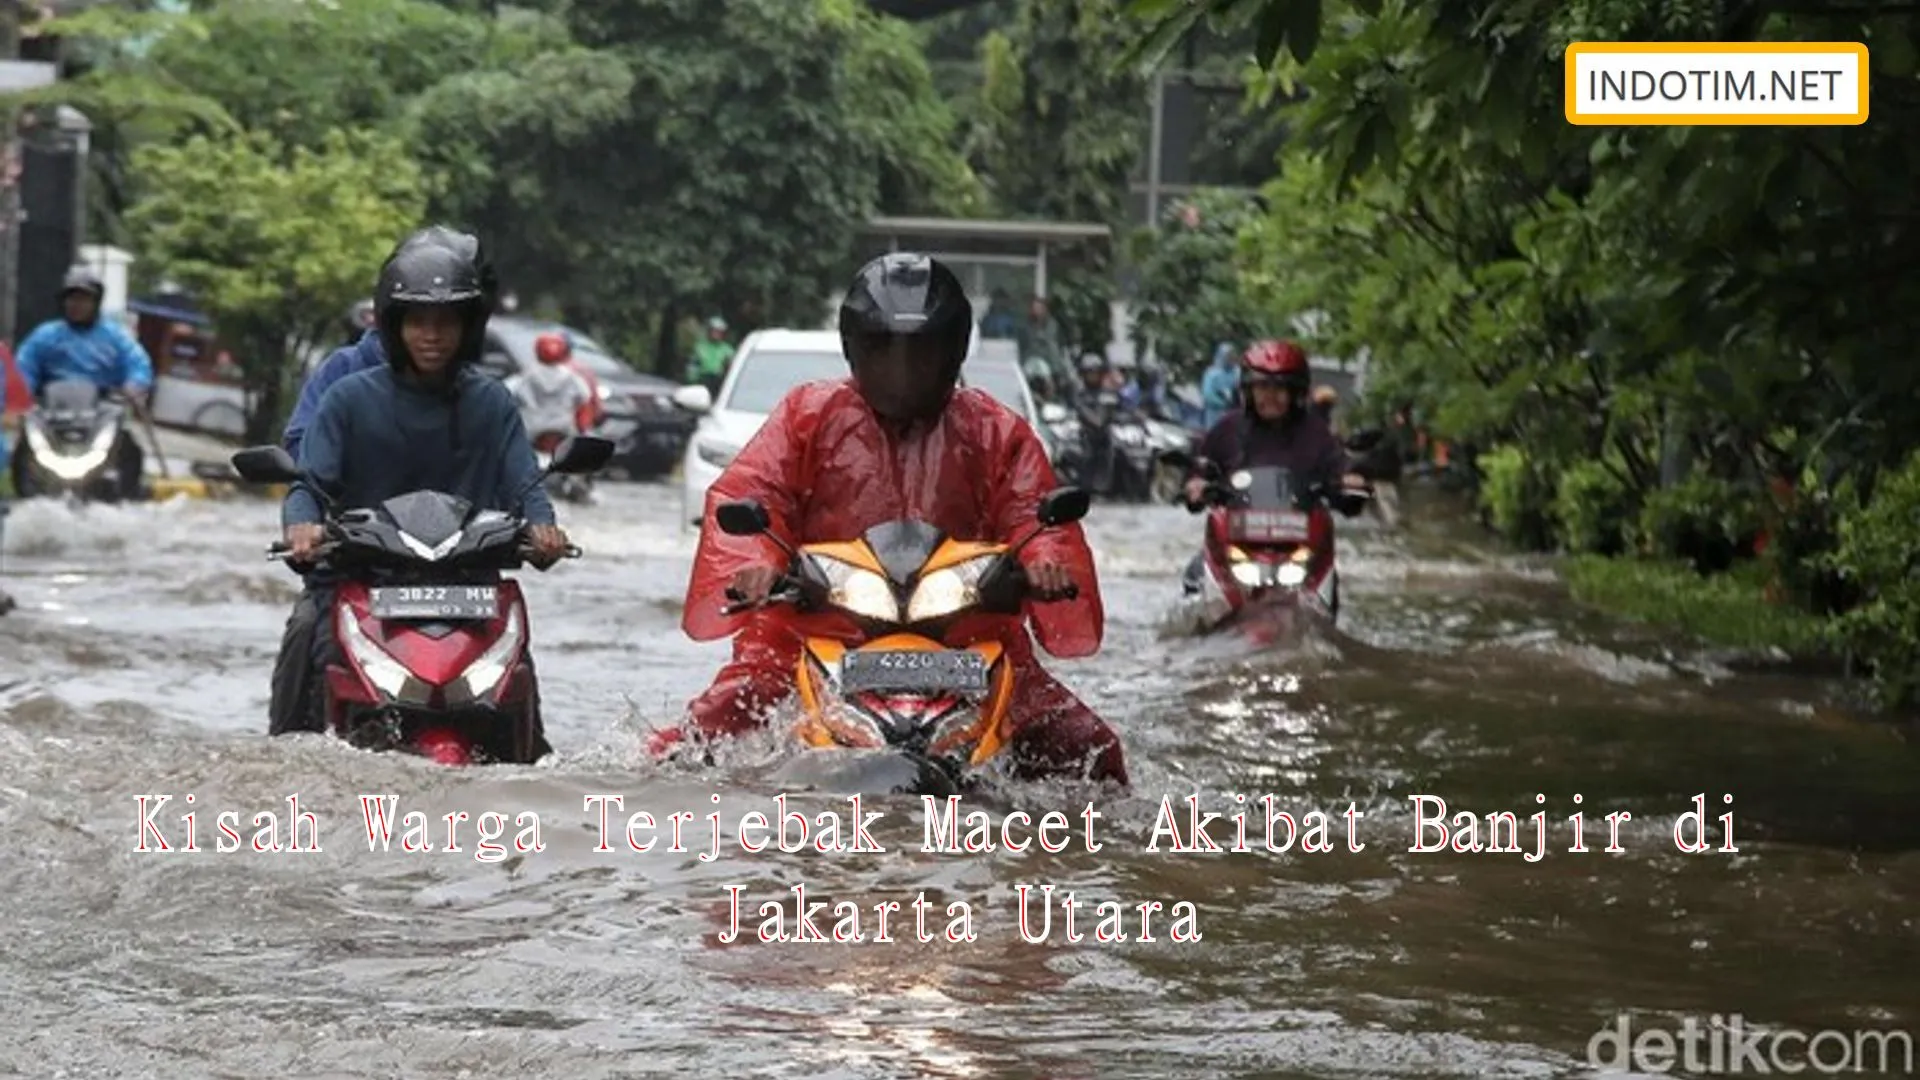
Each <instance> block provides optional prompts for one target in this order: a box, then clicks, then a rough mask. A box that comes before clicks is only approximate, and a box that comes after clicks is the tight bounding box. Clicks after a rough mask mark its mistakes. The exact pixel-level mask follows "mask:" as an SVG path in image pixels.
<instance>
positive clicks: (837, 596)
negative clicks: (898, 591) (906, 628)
mask: <svg viewBox="0 0 1920 1080" xmlns="http://www.w3.org/2000/svg"><path fill="white" fill-rule="evenodd" d="M813 561H814V565H816V566H818V567H819V568H820V573H821V575H822V576H824V577H825V578H826V579H827V603H829V604H832V605H833V606H834V607H837V608H840V609H842V610H845V611H850V612H852V613H853V614H855V615H858V616H860V617H862V618H866V619H878V620H881V621H884V622H898V621H899V619H900V601H899V600H898V599H896V598H895V597H894V595H893V585H892V584H891V583H889V582H888V581H887V579H886V578H883V577H881V576H880V575H879V574H876V573H874V572H873V571H871V570H868V569H865V568H864V567H859V566H855V565H854V564H852V563H850V562H843V561H841V560H839V559H830V558H827V557H826V556H824V555H815V556H813Z"/></svg>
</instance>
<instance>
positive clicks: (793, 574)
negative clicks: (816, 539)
mask: <svg viewBox="0 0 1920 1080" xmlns="http://www.w3.org/2000/svg"><path fill="white" fill-rule="evenodd" d="M1089 502H1090V500H1089V497H1088V495H1087V493H1086V492H1085V491H1083V490H1080V489H1077V488H1070V487H1066V488H1059V489H1057V490H1055V491H1053V492H1052V493H1051V494H1049V495H1048V496H1047V497H1046V498H1045V499H1043V500H1042V501H1041V503H1040V508H1039V512H1038V514H1037V515H1036V516H1037V522H1038V524H1037V526H1036V527H1035V528H1034V530H1033V531H1032V532H1031V533H1029V534H1027V535H1026V536H1025V537H1023V538H1021V539H1020V540H1019V541H1018V542H1016V543H1014V544H1011V545H1006V544H997V543H983V542H974V541H963V540H955V539H952V538H950V537H948V536H946V535H945V534H943V533H942V532H941V531H940V530H938V529H936V528H934V527H933V526H931V525H928V524H925V523H924V522H919V521H893V522H887V523H885V524H881V525H876V526H874V527H873V528H871V529H869V530H867V532H866V535H865V536H863V537H861V538H859V539H857V540H850V541H842V542H834V543H819V544H807V545H803V546H802V547H801V548H800V549H799V550H797V551H796V550H795V549H794V548H793V547H792V546H790V545H788V544H787V543H786V542H785V541H784V540H782V539H781V538H780V537H779V536H777V535H775V534H774V533H772V532H771V531H769V530H770V524H769V518H768V515H767V511H766V508H765V507H764V506H762V505H760V504H759V503H758V502H755V501H752V500H742V501H738V502H730V503H723V504H722V505H721V506H719V507H718V508H717V509H716V511H715V515H714V517H715V521H716V522H717V523H718V524H719V526H720V530H721V531H722V532H724V533H726V534H728V535H730V536H766V537H768V538H769V539H771V540H773V541H774V543H776V544H777V545H779V547H780V548H781V549H782V550H783V551H784V552H785V553H786V554H787V556H788V559H789V563H788V567H789V568H788V571H787V573H786V574H785V575H784V576H783V577H782V578H781V580H780V582H779V583H777V584H776V586H775V588H774V590H773V592H772V593H771V594H770V595H769V597H768V599H767V601H766V602H768V603H786V604H792V605H793V606H794V607H795V609H796V610H798V611H801V612H821V613H830V614H832V615H835V616H839V617H840V618H842V619H844V620H845V625H846V626H847V627H849V628H850V629H851V630H852V633H851V634H850V635H848V636H847V637H846V638H837V637H828V636H814V635H809V636H807V637H806V639H805V642H804V644H803V646H802V649H801V653H800V662H799V670H798V672H797V675H796V678H795V687H796V690H797V693H798V697H799V702H800V711H801V716H800V719H799V721H798V723H797V724H796V725H795V727H794V734H795V736H796V737H797V738H798V740H799V741H800V743H801V744H802V745H803V746H804V747H806V748H808V749H807V752H806V753H803V754H802V755H801V756H800V757H799V758H798V759H797V760H796V761H795V762H794V763H792V764H790V766H789V773H788V778H789V780H791V779H792V778H793V777H795V776H799V777H801V778H802V782H804V783H808V784H811V785H812V786H815V787H824V786H830V785H834V784H840V785H851V786H852V788H853V790H876V791H891V792H894V793H906V794H930V795H941V796H944V795H947V794H953V793H956V792H957V791H959V790H960V789H961V788H963V787H966V786H968V785H969V784H970V783H971V782H972V780H973V779H974V778H975V777H977V776H978V775H979V773H980V771H981V770H982V769H984V768H985V767H987V766H988V765H990V763H992V762H993V761H994V760H995V759H996V758H997V757H998V756H999V755H1000V754H1001V753H1002V752H1003V751H1004V750H1005V749H1006V748H1007V745H1008V740H1009V738H1010V735H1011V724H1012V722H1013V717H1012V715H1011V710H1010V704H1011V702H1012V700H1013V693H1014V677H1015V676H1014V672H1013V669H1012V667H1011V665H1010V664H1009V663H1008V662H1007V659H1006V656H1005V654H1004V652H1003V650H1002V648H1001V645H1000V643H999V642H998V641H996V640H984V641H975V640H973V639H972V638H971V637H964V635H963V633H962V632H961V631H963V630H964V629H965V628H966V627H967V625H968V624H969V623H972V624H973V626H975V627H979V626H980V623H979V620H978V617H980V616H1006V615H1018V614H1019V613H1020V609H1021V603H1022V601H1024V600H1025V599H1026V598H1027V596H1028V591H1027V579H1026V575H1025V572H1024V571H1022V570H1021V569H1020V564H1019V563H1018V561H1017V557H1018V555H1019V553H1020V551H1021V549H1023V548H1024V547H1025V546H1026V545H1027V544H1028V543H1029V542H1031V541H1032V540H1033V538H1034V537H1036V536H1039V535H1040V534H1042V533H1043V532H1045V531H1046V530H1048V529H1052V528H1057V527H1059V526H1062V525H1067V524H1071V523H1072V522H1075V521H1078V520H1080V519H1081V518H1082V517H1085V516H1086V513H1087V510H1088V505H1089ZM1075 595H1077V590H1072V589H1070V590H1069V591H1068V594H1067V596H1066V597H1063V599H1071V598H1072V597H1073V596H1075ZM728 599H729V600H731V601H732V602H731V603H729V604H728V605H727V606H726V608H725V610H726V611H727V613H729V614H732V613H734V612H737V611H741V610H745V609H746V608H747V607H748V606H749V605H748V604H747V603H746V602H745V601H743V600H742V599H741V597H740V596H739V595H738V594H737V593H734V592H732V591H731V590H730V591H729V593H728ZM963 637H964V640H966V641H968V642H969V643H968V644H965V645H950V644H949V642H955V641H960V640H962V639H963ZM853 776H863V777H864V779H861V780H854V779H850V777H853Z"/></svg>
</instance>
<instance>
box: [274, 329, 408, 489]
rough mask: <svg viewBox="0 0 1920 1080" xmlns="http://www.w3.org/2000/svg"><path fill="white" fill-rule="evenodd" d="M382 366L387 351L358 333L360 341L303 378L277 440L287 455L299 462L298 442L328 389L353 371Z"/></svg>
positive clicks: (330, 356)
mask: <svg viewBox="0 0 1920 1080" xmlns="http://www.w3.org/2000/svg"><path fill="white" fill-rule="evenodd" d="M385 366H387V350H386V349H385V348H384V347H383V346H382V345H381V344H380V335H379V334H375V333H371V332H369V333H366V334H362V335H361V336H360V340H359V341H356V342H354V343H353V344H351V345H343V346H341V347H340V348H338V349H335V350H333V352H332V353H330V354H328V356H327V358H326V359H325V360H322V361H320V366H319V367H316V368H314V369H313V374H311V375H308V376H307V384H306V385H305V386H302V387H301V388H300V400H299V401H296V402H294V405H293V415H292V416H289V417H287V432H286V434H285V435H282V436H281V437H280V443H281V445H283V446H285V447H286V448H287V453H289V454H292V455H293V457H294V460H296V461H297V460H299V458H300V440H301V438H302V437H303V436H305V435H306V433H307V426H308V425H309V424H311V423H313V414H314V411H315V410H316V409H318V408H320V399H321V398H323V397H325V396H326V393H327V388H328V387H330V386H332V385H333V384H334V383H337V382H339V381H340V380H341V379H344V378H346V377H347V376H349V375H352V374H354V373H356V372H361V371H366V370H368V369H370V368H377V367H385Z"/></svg>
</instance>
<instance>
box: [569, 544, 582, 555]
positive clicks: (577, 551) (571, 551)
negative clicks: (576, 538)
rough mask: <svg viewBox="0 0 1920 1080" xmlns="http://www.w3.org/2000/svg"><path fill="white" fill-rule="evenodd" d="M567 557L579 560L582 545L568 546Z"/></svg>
mask: <svg viewBox="0 0 1920 1080" xmlns="http://www.w3.org/2000/svg"><path fill="white" fill-rule="evenodd" d="M566 557H567V558H569V559H577V558H579V557H580V545H579V544H568V545H567V552H566Z"/></svg>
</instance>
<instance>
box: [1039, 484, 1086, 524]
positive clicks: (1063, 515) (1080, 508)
mask: <svg viewBox="0 0 1920 1080" xmlns="http://www.w3.org/2000/svg"><path fill="white" fill-rule="evenodd" d="M1091 509H1093V497H1092V496H1091V495H1089V494H1087V491H1086V489H1085V488H1077V487H1063V488H1055V489H1054V490H1052V491H1050V492H1048V493H1047V496H1046V497H1045V498H1043V499H1041V500H1040V508H1039V511H1038V512H1037V513H1036V514H1035V515H1034V517H1035V519H1036V520H1038V521H1039V522H1040V524H1042V525H1044V526H1046V527H1048V528H1053V527H1055V526H1058V525H1070V524H1072V523H1073V522H1076V521H1079V520H1080V519H1081V518H1083V517H1086V516H1087V511H1088V510H1091Z"/></svg>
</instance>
